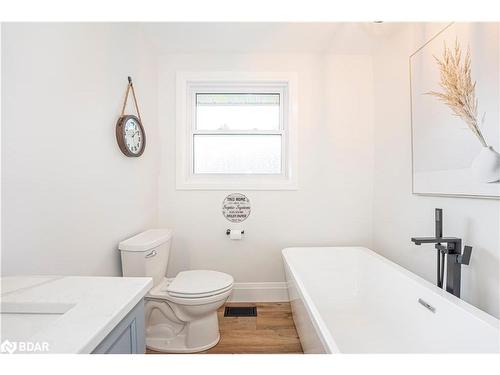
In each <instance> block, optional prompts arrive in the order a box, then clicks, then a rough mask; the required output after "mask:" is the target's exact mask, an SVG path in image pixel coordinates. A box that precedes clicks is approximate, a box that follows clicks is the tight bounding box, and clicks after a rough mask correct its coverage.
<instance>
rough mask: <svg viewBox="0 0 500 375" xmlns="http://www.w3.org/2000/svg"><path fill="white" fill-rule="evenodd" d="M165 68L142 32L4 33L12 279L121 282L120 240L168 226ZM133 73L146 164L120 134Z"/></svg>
mask: <svg viewBox="0 0 500 375" xmlns="http://www.w3.org/2000/svg"><path fill="white" fill-rule="evenodd" d="M155 62H156V60H155V59H154V58H153V57H152V56H151V53H150V51H149V50H148V47H147V45H146V43H145V40H144V38H143V36H142V34H141V32H140V30H139V29H137V27H136V26H134V25H128V24H3V25H2V152H3V155H2V187H3V190H2V193H3V194H2V201H3V211H2V215H3V217H2V219H3V220H2V234H3V236H2V273H3V274H73V275H120V263H119V254H118V251H117V243H118V241H120V240H121V239H124V238H126V237H127V236H129V235H131V234H134V233H136V232H138V231H141V230H143V229H145V228H148V227H150V226H153V225H155V224H156V220H157V201H158V200H157V174H158V164H159V144H158V141H157V107H156V103H157V101H156V99H157V96H156V81H157V80H156V65H155ZM127 75H131V76H132V77H133V79H134V82H135V87H136V90H137V94H138V100H139V104H140V106H141V110H142V111H141V115H142V117H143V121H144V124H145V127H146V133H147V137H148V138H147V141H148V143H147V146H146V151H145V153H144V155H143V156H142V157H141V158H138V159H133V158H126V157H125V156H123V155H122V154H121V152H120V150H119V149H118V146H117V144H116V140H115V133H114V132H115V123H116V120H117V117H118V116H119V114H120V110H121V105H122V102H123V96H124V93H125V89H126V82H127V81H126V79H127ZM129 108H130V109H132V107H129Z"/></svg>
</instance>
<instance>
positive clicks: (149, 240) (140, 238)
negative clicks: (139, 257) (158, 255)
mask: <svg viewBox="0 0 500 375" xmlns="http://www.w3.org/2000/svg"><path fill="white" fill-rule="evenodd" d="M171 237H172V230H170V229H149V230H147V231H145V232H142V233H139V234H137V235H135V236H134V237H130V238H129V239H126V240H124V241H122V242H120V243H119V244H118V249H120V250H121V251H148V250H151V249H154V248H155V247H158V246H160V245H162V244H164V243H165V242H167V241H168V240H170V238H171Z"/></svg>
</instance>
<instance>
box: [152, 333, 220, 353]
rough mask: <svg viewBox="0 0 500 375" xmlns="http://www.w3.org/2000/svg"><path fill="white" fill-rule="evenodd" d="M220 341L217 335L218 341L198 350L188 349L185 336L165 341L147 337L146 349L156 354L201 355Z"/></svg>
mask: <svg viewBox="0 0 500 375" xmlns="http://www.w3.org/2000/svg"><path fill="white" fill-rule="evenodd" d="M219 340H220V335H217V339H216V340H215V341H214V342H212V343H210V344H207V345H204V346H200V347H197V348H186V346H185V342H186V337H185V335H179V336H176V337H173V338H171V339H163V338H157V337H152V338H148V337H146V347H147V348H148V349H151V350H154V351H156V352H162V353H178V354H181V353H199V352H202V351H205V350H208V349H210V348H213V347H214V346H215V345H217V344H218V343H219Z"/></svg>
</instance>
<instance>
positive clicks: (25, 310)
mask: <svg viewBox="0 0 500 375" xmlns="http://www.w3.org/2000/svg"><path fill="white" fill-rule="evenodd" d="M74 306H75V305H74V304H66V303H35V302H26V303H23V302H2V304H1V306H0V319H1V323H2V324H1V331H0V336H1V337H8V338H9V340H14V341H25V340H27V339H29V338H30V337H32V336H33V335H34V334H36V333H38V332H39V331H41V330H43V329H45V328H46V327H47V326H48V325H50V324H51V323H52V322H54V321H55V320H57V319H59V318H60V317H61V316H63V315H64V314H65V313H67V312H68V311H69V310H71V308H72V307H74Z"/></svg>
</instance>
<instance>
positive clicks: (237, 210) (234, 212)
mask: <svg viewBox="0 0 500 375" xmlns="http://www.w3.org/2000/svg"><path fill="white" fill-rule="evenodd" d="M222 215H224V217H225V218H226V219H227V220H229V221H230V222H232V223H241V222H242V221H244V220H246V218H247V217H249V216H250V199H248V198H247V197H246V196H245V195H243V194H240V193H234V194H229V195H228V196H227V197H226V198H224V202H222Z"/></svg>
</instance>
